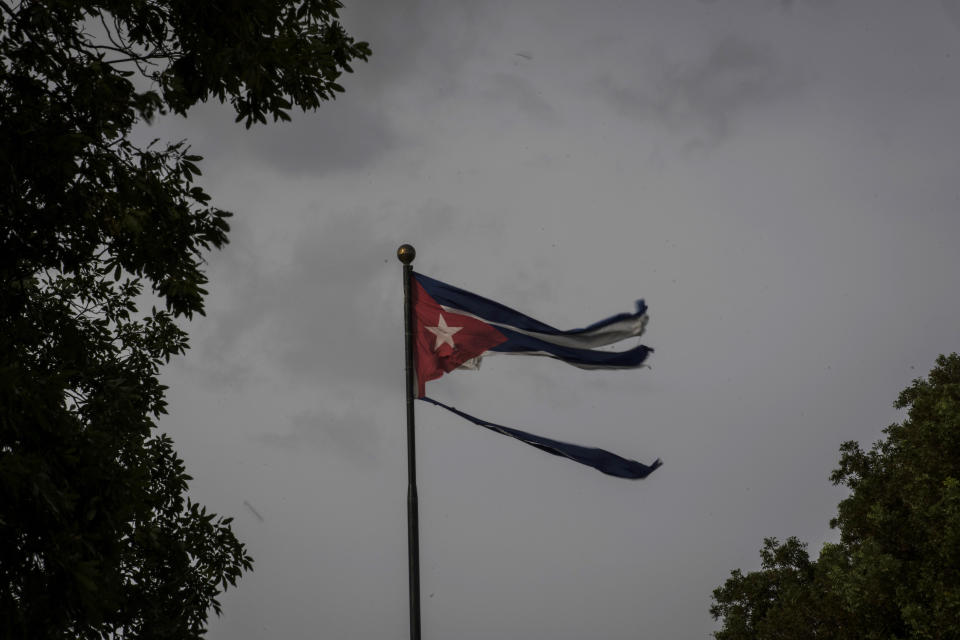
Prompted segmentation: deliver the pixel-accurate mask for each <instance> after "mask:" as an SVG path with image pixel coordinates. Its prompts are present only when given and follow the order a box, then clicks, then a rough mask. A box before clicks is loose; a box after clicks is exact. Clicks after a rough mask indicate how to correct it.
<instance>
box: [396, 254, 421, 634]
mask: <svg viewBox="0 0 960 640" xmlns="http://www.w3.org/2000/svg"><path fill="white" fill-rule="evenodd" d="M416 256H417V252H416V250H415V249H414V248H413V246H411V245H409V244H404V245H400V248H399V249H397V258H398V259H399V260H400V262H402V263H403V327H404V335H405V338H406V340H405V344H406V361H407V364H406V369H407V559H408V562H409V564H410V570H409V573H410V640H420V531H419V515H418V512H417V441H416V436H415V433H414V412H413V399H414V395H415V391H416V390H415V389H414V384H415V381H414V368H413V349H414V334H413V324H414V323H413V301H412V300H411V297H412V294H411V290H410V289H411V286H412V280H413V266H412V265H411V264H410V263H411V262H413V259H414V258H415V257H416Z"/></svg>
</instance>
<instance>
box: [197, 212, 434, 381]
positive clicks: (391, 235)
mask: <svg viewBox="0 0 960 640" xmlns="http://www.w3.org/2000/svg"><path fill="white" fill-rule="evenodd" d="M414 216H415V221H414V222H413V223H412V224H407V225H404V224H403V223H402V222H400V221H394V220H393V217H392V216H391V215H390V214H389V213H383V212H381V213H371V212H370V211H369V210H366V209H355V210H350V211H340V212H338V213H337V214H335V215H331V216H328V217H326V218H325V219H322V220H323V221H322V222H320V223H314V224H308V225H306V226H305V227H304V228H302V229H301V230H300V232H299V233H298V235H297V237H296V238H295V239H294V241H293V242H292V246H291V248H290V253H289V254H288V256H285V257H284V258H283V260H282V261H278V260H276V259H274V260H270V261H266V260H264V259H263V258H260V257H258V254H257V253H255V252H254V251H244V252H240V251H238V252H236V253H234V254H232V255H231V256H230V257H229V259H226V260H224V261H223V262H222V263H220V264H218V265H217V266H216V269H215V272H216V273H214V274H213V276H212V280H214V281H221V282H222V283H223V286H225V287H228V288H229V293H227V294H226V300H225V302H223V303H222V307H221V308H220V310H219V311H218V312H217V313H216V317H217V323H216V325H215V326H214V327H212V332H211V335H210V336H209V337H207V338H206V339H204V340H202V341H200V342H199V343H198V346H197V348H198V349H199V350H200V352H201V353H202V354H203V360H204V361H205V363H207V364H208V365H210V366H213V367H215V371H214V372H213V374H214V376H213V377H212V378H211V382H215V383H221V384H225V385H230V386H242V385H244V384H246V383H247V382H249V381H250V379H249V374H248V372H249V371H251V370H254V369H259V368H262V367H263V366H268V367H271V368H273V369H274V374H278V373H279V374H280V375H282V376H284V377H285V379H287V380H288V381H290V383H291V384H293V385H302V384H315V383H318V382H320V381H323V382H325V383H330V384H347V383H350V382H354V381H362V383H363V385H365V386H366V387H367V388H369V387H371V386H372V387H381V386H387V385H393V384H394V383H395V382H396V379H397V375H399V374H398V369H397V367H385V366H384V364H383V363H384V361H387V362H402V348H403V345H402V340H398V339H397V336H396V335H395V334H394V333H393V332H392V331H391V330H392V329H395V325H396V322H397V320H398V318H400V317H402V316H399V315H398V314H400V311H399V310H398V308H397V307H396V304H397V303H398V302H399V300H400V298H399V287H400V282H401V280H400V271H399V263H398V262H397V261H396V259H395V258H394V257H393V255H394V252H395V250H396V246H397V243H398V240H397V238H398V237H401V236H402V235H403V236H406V237H408V238H409V239H411V240H414V241H415V239H416V238H417V237H418V236H419V235H420V234H421V233H423V231H424V230H425V229H429V230H431V231H433V232H442V231H443V230H444V229H447V228H448V227H449V225H450V224H451V220H452V215H451V209H450V207H448V206H446V205H443V204H437V203H433V204H428V205H424V206H421V207H419V208H418V209H417V210H416V211H415V212H414ZM398 226H402V227H403V229H404V231H403V232H402V234H401V233H398V232H396V231H395V228H396V227H398ZM238 231H242V229H238ZM240 242H241V246H243V245H244V240H243V239H242V237H241V241H240ZM390 358H393V360H391V359H390Z"/></svg>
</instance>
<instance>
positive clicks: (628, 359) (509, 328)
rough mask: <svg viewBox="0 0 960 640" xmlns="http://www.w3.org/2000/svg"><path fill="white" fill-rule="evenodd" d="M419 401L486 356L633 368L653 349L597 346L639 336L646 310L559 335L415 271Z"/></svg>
mask: <svg viewBox="0 0 960 640" xmlns="http://www.w3.org/2000/svg"><path fill="white" fill-rule="evenodd" d="M412 285H413V286H412V295H413V307H414V315H415V320H416V322H415V326H416V329H415V330H416V352H415V353H416V363H417V366H416V373H417V397H420V398H422V397H423V396H424V393H425V386H426V383H427V382H429V381H430V380H436V379H437V378H439V377H440V376H442V375H443V374H445V373H448V372H450V371H453V370H454V369H457V368H474V369H475V368H477V367H478V366H479V362H480V358H481V357H482V356H483V355H484V354H485V353H487V352H495V353H510V354H517V355H535V356H547V357H550V358H556V359H557V360H562V361H564V362H566V363H567V364H571V365H573V366H575V367H580V368H581V369H635V368H637V367H640V366H642V365H643V362H644V361H645V360H646V359H647V356H648V355H649V354H650V353H652V352H653V349H651V348H650V347H646V346H644V345H637V346H635V347H633V348H632V349H628V350H626V351H603V350H600V349H598V348H597V347H603V346H606V345H610V344H613V343H615V342H619V341H621V340H625V339H627V338H632V337H635V336H639V335H641V334H643V331H644V329H645V328H646V326H647V321H648V319H649V318H648V316H647V305H646V304H644V302H643V300H639V301H637V310H636V311H635V312H634V313H621V314H618V315H615V316H612V317H610V318H607V319H606V320H601V321H600V322H596V323H594V324H592V325H590V326H589V327H586V328H583V329H572V330H569V331H561V330H559V329H554V328H553V327H551V326H550V325H548V324H544V323H542V322H540V321H538V320H534V319H533V318H531V317H529V316H525V315H524V314H522V313H520V312H518V311H514V310H513V309H511V308H509V307H506V306H504V305H502V304H500V303H498V302H494V301H493V300H488V299H487V298H484V297H482V296H478V295H476V294H474V293H470V292H469V291H464V290H463V289H458V288H457V287H454V286H451V285H449V284H446V283H444V282H440V281H439V280H434V279H433V278H428V277H427V276H425V275H423V274H421V273H416V272H414V274H413V282H412Z"/></svg>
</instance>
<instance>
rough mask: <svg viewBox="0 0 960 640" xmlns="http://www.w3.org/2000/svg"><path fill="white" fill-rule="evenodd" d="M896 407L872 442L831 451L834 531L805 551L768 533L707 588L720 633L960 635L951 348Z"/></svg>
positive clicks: (955, 391)
mask: <svg viewBox="0 0 960 640" xmlns="http://www.w3.org/2000/svg"><path fill="white" fill-rule="evenodd" d="M894 406H895V407H896V408H898V409H907V410H908V412H907V418H906V420H904V421H903V423H902V424H893V425H891V426H889V427H887V428H886V429H885V430H884V434H885V436H886V437H885V438H884V439H882V440H880V441H878V442H876V443H875V444H874V445H873V447H872V448H871V449H870V450H869V451H864V450H863V449H862V448H861V447H860V445H859V444H857V443H856V442H846V443H844V444H843V446H842V447H841V449H840V452H841V455H840V464H839V467H838V468H837V469H836V470H835V471H834V472H833V474H832V475H831V480H832V481H833V482H834V484H843V485H845V486H846V487H848V488H849V489H850V495H849V496H848V497H847V498H846V499H844V500H843V501H842V502H841V503H840V504H839V506H838V512H837V517H836V518H834V519H833V520H832V521H831V523H830V525H831V527H834V528H837V529H838V530H839V532H840V541H839V542H837V543H832V544H826V545H824V547H823V549H821V551H820V556H819V558H818V559H817V560H816V561H811V560H810V559H809V557H808V555H807V552H806V549H805V547H804V545H803V544H801V543H800V542H799V541H798V540H797V539H796V538H790V539H789V540H787V541H786V542H785V543H783V544H780V543H778V542H777V541H776V540H774V539H767V540H766V541H765V543H764V548H763V550H762V551H761V556H762V565H761V568H760V570H759V571H755V572H750V573H748V574H746V575H744V574H743V573H742V572H740V571H739V570H735V571H733V572H732V573H731V576H730V578H729V579H728V580H727V581H726V583H725V584H724V585H723V586H721V587H719V588H718V589H716V590H715V591H714V592H713V599H714V604H713V606H712V607H711V609H710V612H711V614H712V615H713V616H714V617H715V618H719V619H722V624H723V626H722V629H721V630H720V631H717V632H716V633H715V634H714V635H715V637H716V638H717V640H747V639H751V640H753V639H756V640H761V639H762V640H766V639H768V638H769V639H773V638H777V639H781V638H782V639H793V638H797V639H800V638H831V639H838V640H844V639H847V638H849V639H851V640H852V639H864V640H881V639H882V640H891V639H907V638H909V639H917V640H919V639H933V638H957V637H960V356H958V355H957V354H956V353H954V354H951V355H950V356H940V357H939V358H938V359H937V364H936V367H934V369H933V370H932V371H931V372H930V375H929V376H928V377H927V378H926V379H918V380H915V381H914V382H913V384H912V385H911V386H910V387H909V388H907V389H905V390H904V391H903V392H902V393H901V394H900V397H899V398H898V399H897V401H896V403H894Z"/></svg>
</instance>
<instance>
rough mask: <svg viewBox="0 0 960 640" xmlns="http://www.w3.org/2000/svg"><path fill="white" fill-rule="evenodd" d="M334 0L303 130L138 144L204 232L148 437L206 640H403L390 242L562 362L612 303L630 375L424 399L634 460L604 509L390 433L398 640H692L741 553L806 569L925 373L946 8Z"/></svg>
mask: <svg viewBox="0 0 960 640" xmlns="http://www.w3.org/2000/svg"><path fill="white" fill-rule="evenodd" d="M345 1H346V2H347V4H348V6H347V8H346V10H345V11H344V13H343V19H344V22H345V25H346V27H347V29H348V31H350V33H351V34H353V35H355V36H356V37H357V38H359V39H363V40H367V41H369V42H370V44H371V47H372V48H373V51H374V55H373V57H372V58H371V60H370V62H369V63H368V64H362V63H361V64H358V65H356V73H355V74H353V75H351V76H348V77H346V78H345V80H344V82H343V84H344V86H345V87H346V88H347V92H346V94H344V95H343V96H342V97H341V98H339V99H338V100H337V101H336V102H334V103H330V104H328V105H325V106H323V107H322V108H321V109H320V111H318V112H316V113H311V114H307V115H301V116H299V117H297V118H296V119H295V121H294V123H292V124H288V125H277V126H270V127H267V128H261V129H256V130H252V131H250V132H247V131H246V130H245V129H243V127H242V126H241V125H237V124H233V117H232V116H231V114H230V113H229V112H228V111H227V110H224V109H223V108H220V107H215V106H205V107H202V108H198V109H196V110H195V111H193V112H191V114H190V116H189V119H187V120H182V119H168V120H164V121H161V122H159V123H157V124H156V125H155V126H154V127H153V131H151V132H150V133H151V134H154V135H160V136H163V137H168V138H180V137H187V138H188V139H189V140H190V141H191V142H192V144H193V149H194V151H195V152H196V153H199V154H201V155H203V156H205V161H204V163H203V168H204V172H205V176H204V179H205V184H206V186H207V187H208V189H209V191H210V192H211V194H212V195H213V196H214V201H215V203H217V204H218V205H219V206H221V207H223V208H226V209H230V210H233V211H234V212H235V213H236V217H235V218H234V224H233V231H232V235H231V244H230V245H229V246H228V247H227V248H226V249H225V250H224V251H222V252H220V253H218V254H217V255H213V256H211V257H210V264H209V275H210V279H211V283H210V287H209V289H210V291H211V294H210V297H209V303H208V315H207V317H206V318H202V319H199V320H197V321H195V322H193V323H192V324H191V325H190V327H189V329H190V332H191V335H192V341H193V342H192V344H193V348H192V350H191V351H190V352H189V354H188V355H187V356H186V357H185V358H182V359H180V360H178V361H176V362H175V363H173V364H171V365H170V366H169V367H168V368H167V369H166V372H165V376H164V378H165V382H166V383H167V384H169V385H170V391H169V400H170V410H171V411H170V415H169V416H167V417H165V418H164V419H163V420H162V421H161V429H162V430H163V431H166V432H168V433H169V434H170V435H171V436H173V438H174V439H175V441H176V444H177V448H178V450H179V452H180V453H181V455H182V456H183V457H184V459H185V460H186V462H187V467H188V471H189V472H190V473H191V474H192V475H193V476H194V481H193V482H192V485H191V493H192V495H193V497H194V498H195V499H197V500H199V501H200V502H202V503H205V504H206V505H208V506H209V507H210V508H211V509H213V510H214V511H216V512H218V513H220V514H222V515H225V516H226V515H229V516H233V517H234V518H235V524H234V528H235V530H236V532H237V534H238V535H239V536H240V537H241V538H242V539H243V540H244V541H245V542H246V543H247V545H248V547H249V550H250V552H251V553H252V554H253V556H254V558H255V561H256V564H255V569H254V572H253V573H251V574H248V575H247V576H245V577H244V578H243V579H242V580H241V581H240V583H239V585H238V587H237V588H236V589H233V590H231V591H229V592H228V593H227V594H226V595H225V596H224V597H223V598H222V601H223V603H224V615H223V617H222V618H219V619H213V620H212V621H211V625H210V635H209V637H210V638H211V639H213V640H226V639H231V640H233V639H239V640H247V639H254V638H284V639H289V640H295V639H301V638H302V639H307V638H310V639H313V638H324V639H331V640H336V639H340V638H343V639H347V638H349V639H357V640H365V639H382V638H397V639H400V638H405V637H406V635H407V629H408V627H407V575H406V571H407V557H406V504H405V496H406V486H405V485H406V452H405V426H404V398H403V380H404V378H403V364H404V358H403V314H402V291H401V285H402V283H401V267H400V264H399V263H398V262H397V260H396V257H395V251H396V248H397V246H398V245H399V244H401V243H402V242H410V243H412V244H414V245H415V246H416V248H417V252H418V256H417V260H416V262H415V263H414V264H415V267H416V268H417V269H418V270H419V271H421V272H423V273H425V274H428V275H430V276H433V277H435V278H438V279H441V280H444V281H446V282H449V283H451V284H454V285H457V286H461V287H463V288H466V289H469V290H471V291H474V292H476V293H479V294H481V295H485V296H487V297H491V298H493V299H495V300H498V301H500V302H503V303H504V304H507V305H509V306H511V307H514V308H516V309H518V310H520V311H522V312H525V313H527V314H529V315H531V316H533V317H535V318H537V319H539V320H542V321H544V322H547V323H549V324H552V325H554V326H557V327H560V328H573V327H577V326H583V325H586V324H589V323H591V322H594V321H596V320H599V319H601V318H603V317H606V316H608V315H611V314H614V313H618V312H621V311H629V310H631V309H632V308H633V303H634V300H636V299H637V298H641V297H642V298H645V299H646V301H647V303H648V305H649V307H650V318H651V320H650V324H649V326H648V329H647V334H646V335H645V336H644V338H643V342H644V343H645V344H647V345H649V346H651V347H653V348H654V349H655V350H656V353H655V354H653V356H651V359H650V360H649V363H650V364H651V365H652V369H650V370H637V371H613V372H593V371H582V370H579V369H575V368H572V367H568V366H566V365H564V364H562V363H559V362H556V361H552V360H540V359H534V358H530V359H527V358H509V357H500V358H492V359H489V360H488V361H486V362H485V363H484V366H483V368H482V369H481V370H480V371H478V372H455V373H454V374H451V375H449V376H446V377H445V378H443V379H442V380H439V381H437V382H433V383H430V385H428V393H429V394H430V395H432V396H433V397H435V398H437V399H438V400H441V401H445V402H448V403H452V404H455V405H456V406H458V407H459V408H461V409H463V410H465V411H468V412H471V413H474V414H476V415H479V416H481V417H483V418H486V419H488V420H492V421H495V422H500V423H503V424H508V425H512V426H516V427H519V428H523V429H526V430H528V431H532V432H534V433H537V434H540V435H544V436H548V437H554V438H558V439H563V440H568V441H572V442H576V443H580V444H586V445H592V446H599V447H603V448H607V449H610V450H612V451H615V452H617V453H619V454H621V455H624V456H627V457H631V458H635V459H638V460H640V461H642V462H647V463H649V462H651V461H653V460H654V459H655V458H657V457H660V458H662V459H663V461H664V466H663V467H662V468H660V469H659V470H657V471H656V472H655V473H654V474H653V475H651V476H650V477H649V478H647V479H646V480H642V481H636V482H633V481H628V480H622V479H617V478H611V477H608V476H604V475H603V474H601V473H599V472H597V471H595V470H593V469H590V468H587V467H583V466H580V465H577V464H575V463H572V462H570V461H566V460H562V459H559V458H556V457H553V456H550V455H547V454H545V453H543V452H541V451H537V450H536V449H533V448H531V447H528V446H526V445H523V444H521V443H519V442H516V441H514V440H512V439H509V438H504V437H502V436H499V435H496V434H493V433H490V432H488V431H486V430H484V429H480V428H478V427H475V426H473V425H470V424H469V423H466V422H464V421H462V420H460V419H458V418H456V417H455V416H453V415H451V414H448V413H446V412H444V411H443V410H442V409H438V408H436V407H432V406H428V405H425V404H421V403H418V406H417V420H418V446H419V448H418V455H419V459H418V464H419V488H420V514H421V523H420V530H421V563H422V597H423V637H424V638H425V639H440V638H457V639H459V640H472V639H488V638H489V639H499V638H504V639H508V638H529V639H533V640H537V639H548V638H549V639H550V640H565V639H570V640H573V639H582V638H597V639H601V640H604V639H608V638H609V639H628V638H630V639H634V638H636V639H642V638H658V639H665V640H673V639H678V640H679V639H696V638H707V637H708V636H709V634H710V633H711V631H712V630H713V629H715V628H716V625H715V623H714V622H713V621H712V620H711V619H710V616H709V613H708V608H709V605H710V593H711V591H712V590H713V589H714V588H715V587H717V586H718V585H720V584H721V583H722V582H723V581H724V580H725V579H726V577H727V576H728V575H729V572H730V570H731V569H734V568H737V567H742V568H743V569H745V570H750V569H754V568H756V567H757V566H758V564H759V555H758V550H759V548H760V547H761V545H762V541H763V538H764V537H766V536H777V537H779V538H781V539H782V538H785V537H787V536H790V535H796V536H798V537H800V538H801V539H803V540H805V541H807V542H809V543H810V548H811V551H812V552H813V553H814V554H816V552H817V551H818V549H819V547H820V545H821V544H822V543H823V542H824V541H827V540H831V539H834V537H835V533H834V532H831V531H830V529H829V527H828V521H829V519H830V517H831V516H832V515H833V514H834V511H835V507H836V503H837V502H838V501H839V500H840V499H841V498H842V497H843V496H844V492H843V491H842V490H841V489H839V488H836V487H833V486H831V485H830V483H829V480H828V476H829V473H830V471H831V469H833V468H834V466H835V464H836V461H837V458H838V455H837V449H838V447H839V446H840V444H841V443H842V442H843V441H845V440H851V439H855V440H859V441H861V442H862V443H864V444H869V443H870V442H872V441H874V440H876V439H877V438H879V437H880V435H881V430H882V429H883V427H885V426H886V425H888V424H890V423H891V422H893V421H895V420H899V419H900V417H901V416H900V414H899V413H898V412H896V411H894V410H893V409H892V407H891V403H892V402H893V400H894V399H895V398H896V396H897V394H898V392H899V391H900V390H901V389H902V388H904V387H905V386H907V385H908V384H909V383H910V381H911V380H912V379H913V378H915V377H918V376H921V375H925V374H926V372H927V371H928V370H929V369H930V368H931V366H932V365H933V363H934V359H935V357H936V355H937V354H938V353H941V352H950V351H954V350H957V349H958V348H960V322H958V317H957V316H958V313H960V297H958V292H957V290H958V287H957V282H958V275H960V251H957V250H956V245H957V239H958V237H960V174H958V168H960V126H958V122H957V120H958V116H957V114H960V64H958V63H960V0H911V1H910V2H907V1H905V0H860V1H852V0H851V1H845V0H833V1H831V0H807V1H802V0H793V1H788V0H779V1H778V0H713V1H709V2H708V1H705V0H704V1H698V0H662V1H653V0H643V1H640V0H636V1H632V2H628V1H623V2H607V1H601V0H597V1H594V2H588V3H587V2H558V1H551V2H546V1H542V2H532V1H531V2H525V1H513V2H495V1H489V2H468V1H465V0H434V1H423V2H415V1H414V0H406V1H404V2H369V1H368V2H364V1H356V2H353V1H351V0H345ZM245 502H247V503H249V504H250V505H252V506H253V508H254V509H255V510H256V511H257V512H258V513H259V514H261V515H262V517H263V520H262V521H261V520H260V519H258V517H257V516H256V515H254V513H253V512H252V511H251V510H250V509H248V508H247V506H245V504H244V503H245Z"/></svg>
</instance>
